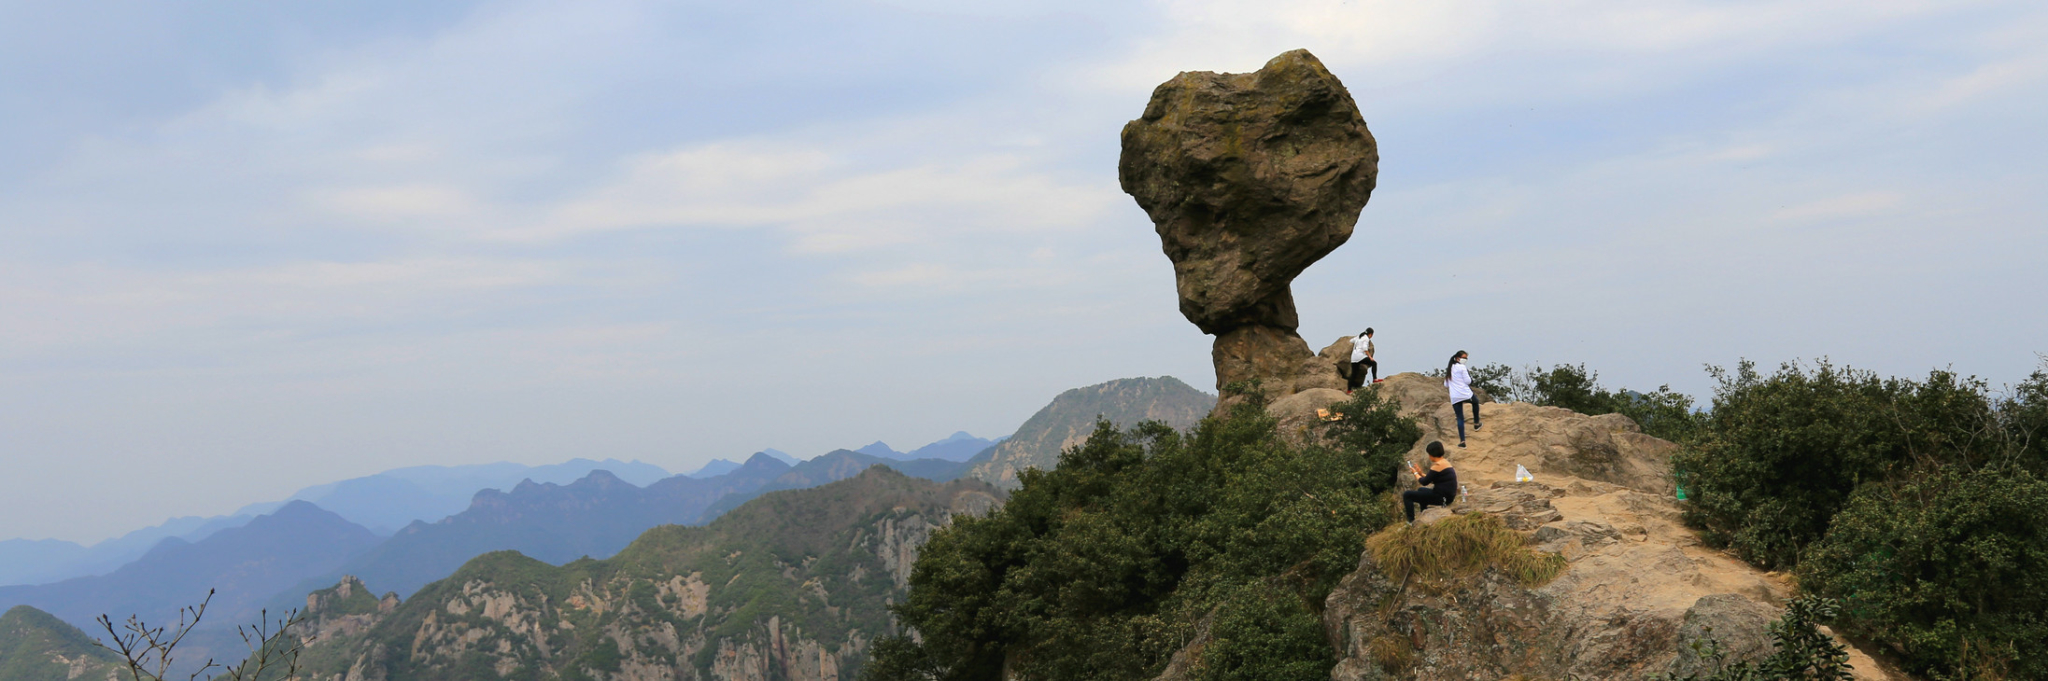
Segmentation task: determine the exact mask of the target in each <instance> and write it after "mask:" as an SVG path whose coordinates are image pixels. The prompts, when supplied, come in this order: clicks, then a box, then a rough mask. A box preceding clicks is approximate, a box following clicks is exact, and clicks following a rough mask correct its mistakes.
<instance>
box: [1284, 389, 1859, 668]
mask: <svg viewBox="0 0 2048 681" xmlns="http://www.w3.org/2000/svg"><path fill="white" fill-rule="evenodd" d="M1373 389H1375V390H1378V391H1379V393H1380V395H1381V396H1382V397H1385V398H1387V399H1389V400H1391V401H1393V402H1395V403H1397V404H1399V405H1400V409H1401V412H1402V414H1403V415H1405V416H1409V417H1411V418H1414V419H1415V420H1416V422H1417V423H1418V424H1419V425H1421V426H1422V430H1423V436H1422V438H1421V439H1420V440H1418V441H1417V442H1416V443H1415V448H1414V449H1413V450H1412V451H1411V452H1410V454H1409V456H1408V458H1409V459H1410V460H1411V461H1415V462H1418V463H1420V462H1423V461H1426V460H1427V459H1426V458H1425V457H1426V455H1425V454H1424V451H1423V448H1424V447H1425V446H1426V445H1427V444H1428V443H1429V442H1430V441H1432V440H1442V441H1444V443H1445V444H1446V445H1448V446H1449V452H1450V457H1449V458H1450V459H1451V462H1452V465H1453V466H1454V467H1455V468H1456V469H1457V471H1458V480H1459V482H1461V483H1463V485H1464V486H1465V488H1466V490H1467V491H1466V493H1465V494H1464V495H1463V496H1461V497H1460V498H1459V499H1457V500H1456V501H1455V502H1454V503H1453V504H1452V505H1451V507H1450V508H1449V509H1448V510H1446V509H1430V510H1429V511H1427V512H1425V513H1423V514H1422V516H1421V517H1420V518H1419V519H1418V522H1419V523H1422V524H1428V523H1432V522H1438V521H1441V520H1443V519H1446V518H1448V517H1451V516H1453V515H1458V514H1474V513H1483V514H1489V515H1493V516H1497V517H1499V518H1500V519H1501V520H1502V521H1504V523H1505V524H1506V525H1507V526H1508V527H1509V528H1511V529H1514V530H1517V531H1519V532H1521V533H1522V535H1523V537H1524V541H1525V542H1526V543H1527V545H1529V546H1530V547H1531V548H1534V549H1535V550H1537V551H1540V552H1544V553H1552V554H1557V555H1561V556H1563V557H1564V559H1565V561H1566V567H1565V569H1564V570H1563V572H1562V573H1561V574H1559V576H1558V577H1557V578H1556V579H1554V580H1552V581H1550V582H1548V583H1546V584H1543V585H1541V586H1535V587H1530V586H1525V585H1523V584H1520V583H1518V582H1517V581H1516V580H1515V579H1514V578H1513V577H1512V576H1510V575H1508V574H1506V573H1505V572H1503V571H1502V570H1500V569H1498V568H1496V569H1491V570H1488V571H1486V572H1485V573H1483V574H1480V575H1478V576H1477V577H1475V578H1472V579H1469V580H1464V581H1462V582H1458V583H1456V584H1454V585H1452V586H1451V587H1450V588H1445V589H1426V588H1419V587H1418V586H1417V585H1416V584H1414V583H1412V582H1410V581H1408V580H1399V579H1394V578H1392V577H1391V576H1390V574H1389V572H1388V570H1387V569H1386V568H1384V567H1383V566H1381V565H1380V564H1379V563H1378V562H1377V561H1375V560H1374V558H1373V554H1372V552H1371V551H1367V552H1366V553H1365V555H1363V556H1362V557H1361V559H1360V562H1359V566H1358V569H1357V571H1355V572H1353V573H1352V574H1351V575H1349V576H1347V577H1345V578H1344V580H1343V581H1342V582H1341V583H1340V584H1339V585H1338V586H1337V588H1336V589H1335V590H1334V591H1332V592H1331V593H1330V596H1329V598H1328V599H1327V601H1326V603H1325V606H1324V610H1323V613H1324V614H1323V617H1324V624H1325V628H1326V629H1327V632H1328V635H1329V637H1330V641H1331V643H1332V645H1334V646H1335V647H1336V651H1337V653H1338V659H1339V663H1338V665H1337V668H1336V669H1335V670H1333V672H1332V674H1331V678H1332V680H1333V681H1367V680H1377V679H1411V678H1415V679H1481V678H1484V679H1495V678H1510V677H1515V676H1518V675H1519V676H1520V677H1522V678H1546V679H1567V678H1571V679H1615V680H1617V681H1619V680H1623V679H1626V680H1629V681H1634V680H1636V679H1642V678H1645V677H1646V676H1647V675H1651V674H1678V675H1684V674H1690V673H1696V672H1702V671H1711V668H1709V667H1708V666H1706V665H1707V663H1706V662H1705V661H1703V660H1700V659H1698V657H1697V656H1696V655H1695V654H1694V653H1693V650H1694V648H1693V645H1692V644H1693V643H1694V642H1696V641H1701V640H1703V639H1705V638H1709V637H1711V638H1712V639H1714V640H1715V641H1716V643H1717V645H1718V646H1719V648H1720V649H1721V650H1722V651H1724V652H1726V653H1729V657H1730V661H1733V660H1738V659H1756V658H1760V657H1762V656H1764V655H1766V654H1768V653H1769V652H1770V651H1771V649H1772V646H1771V639H1770V637H1769V634H1768V633H1767V625H1768V624H1769V623H1770V622H1771V621H1772V620H1775V619H1777V618H1778V617H1779V616H1780V615H1781V614H1782V612H1783V605H1784V602H1785V600H1786V598H1788V597H1789V596H1790V594H1791V592H1792V588H1791V585H1790V584H1789V583H1788V582H1787V580H1786V579H1784V578H1783V576H1781V575H1777V574H1771V573H1765V572H1762V571H1759V570H1757V569H1756V568H1753V567H1751V566H1749V565H1748V564H1747V563H1744V562H1742V561H1740V560H1738V559H1736V558H1735V557H1734V556H1732V555H1729V554H1728V553H1726V552H1723V551H1719V550H1715V549H1713V548H1710V547H1707V546H1705V545H1703V544H1702V543H1701V542H1700V541H1699V539H1698V537H1697V535H1695V534H1694V533H1693V532H1692V530H1690V529H1688V528H1686V527H1685V526H1684V525H1683V524H1682V523H1681V522H1680V520H1679V511H1680V509H1681V504H1682V503H1683V502H1680V501H1678V500H1677V499H1676V498H1675V495H1674V493H1673V492H1674V486H1673V484H1672V477H1671V471H1670V468H1669V461H1670V455H1671V453H1672V451H1673V449H1675V445H1673V444H1671V443H1669V442H1666V441H1664V440H1660V439H1658V438H1655V437H1651V436H1649V435H1646V434H1644V433H1642V432H1641V430H1640V429H1639V428H1638V427H1637V426H1636V424H1635V422H1633V421H1630V420H1629V419H1628V418H1627V417H1625V416H1621V415H1619V414H1605V415H1599V416H1588V415H1585V414H1579V413H1576V412H1573V411H1570V410H1566V409H1559V408H1556V407H1543V406H1537V405H1532V404H1525V403H1518V402H1517V403H1489V404H1485V405H1484V406H1483V407H1482V412H1483V414H1484V416H1483V421H1482V423H1483V424H1484V426H1485V427H1484V428H1481V429H1478V430H1473V431H1469V432H1468V434H1467V444H1468V446H1467V447H1466V448H1463V449H1460V448H1458V447H1457V446H1456V444H1457V431H1456V425H1455V422H1454V421H1453V416H1452V414H1451V408H1450V400H1449V398H1448V396H1447V394H1446V391H1445V389H1444V387H1443V379H1440V378H1431V377H1427V376H1422V375H1420V374H1414V373H1404V374H1397V375H1395V376H1391V377H1388V378H1387V381H1386V382H1385V383H1382V384H1378V385H1377V386H1375V387H1374V388H1373ZM1343 399H1345V396H1344V393H1343V392H1342V391H1337V390H1312V391H1307V392H1304V393H1301V394H1298V395H1295V396H1293V397H1291V398H1289V399H1286V400H1282V401H1280V402H1276V403H1273V404H1271V405H1269V406H1268V412H1269V413H1272V414H1273V415H1274V416H1276V417H1278V418H1279V419H1280V420H1281V427H1282V428H1283V431H1289V430H1291V431H1292V432H1293V433H1294V436H1295V437H1313V435H1312V432H1313V431H1312V429H1307V428H1304V427H1303V425H1304V424H1305V421H1306V420H1307V419H1310V418H1314V414H1315V410H1316V409H1317V408H1321V407H1326V406H1328V405H1329V404H1333V403H1336V402H1338V401H1341V400H1343ZM1517 466H1520V467H1522V468H1525V469H1527V470H1528V471H1529V472H1530V473H1532V474H1533V475H1534V477H1535V479H1534V480H1532V481H1520V482H1518V481H1516V480H1515V474H1516V469H1517ZM1850 655H1851V658H1850V664H1851V665H1852V666H1853V667H1854V668H1855V674H1856V678H1859V679H1885V678H1893V677H1892V676H1891V675H1890V672H1887V671H1885V670H1884V669H1881V668H1880V666H1879V665H1878V664H1877V663H1876V662H1875V661H1873V660H1872V658H1871V657H1870V656H1868V655H1865V654H1863V653H1862V652H1861V651H1860V650H1858V649H1856V648H1855V647H1854V646H1851V647H1850Z"/></svg>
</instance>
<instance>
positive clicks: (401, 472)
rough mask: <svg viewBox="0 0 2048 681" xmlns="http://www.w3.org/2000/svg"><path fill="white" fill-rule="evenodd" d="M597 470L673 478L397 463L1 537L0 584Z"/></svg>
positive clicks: (461, 504) (581, 463) (583, 462)
mask: <svg viewBox="0 0 2048 681" xmlns="http://www.w3.org/2000/svg"><path fill="white" fill-rule="evenodd" d="M785 456H786V455H785ZM734 467H737V465H735V466H734ZM599 469H603V470H607V471H611V472H612V473H613V474H614V475H616V476H617V477H618V478H619V479H621V480H625V481H627V482H631V483H633V484H636V485H647V484H651V483H653V482H654V481H656V480H661V479H663V478H667V477H671V476H670V474H669V472H668V471H666V470H663V469H662V468H661V467H659V466H656V465H653V464H649V463H643V462H640V461H619V460H617V459H605V460H603V461H593V460H590V459H571V460H569V461H567V462H564V463H559V464H549V465H545V466H527V465H524V464H516V463H490V464H475V465H467V466H413V467H410V468H398V469H393V470H388V471H384V472H382V473H378V474H375V475H368V476H364V477H360V478H350V479H348V480H342V481H338V482H331V483H327V484H323V485H315V486H312V487H307V488H305V489H301V490H299V491H298V492H295V493H293V494H292V495H291V496H290V497H287V498H286V499H285V500H284V501H273V502H264V503H258V504H250V505H248V506H244V507H242V508H241V509H240V510H238V511H236V512H235V513H234V514H231V515H225V516H214V517H210V518H207V517H199V516H188V517H184V518H173V519H171V520H168V521H165V522H164V523H163V524H162V525H157V526H154V527H146V528H143V529H140V530H136V531H134V532H130V533H128V534H126V535H123V536H121V537H119V538H116V539H109V540H106V541H103V542H100V543H97V544H94V545H92V546H90V547H87V546H82V545H79V544H77V543H74V542H68V541H62V540H54V539H43V540H28V539H9V540H5V541H0V586H10V585H22V584H47V583H51V582H59V581H63V580H66V579H71V578H74V577H86V576H91V575H101V574H106V573H108V572H111V571H113V570H114V569H115V568H119V567H121V566H122V565H126V564H128V563H129V562H131V561H134V560H135V559H137V558H140V557H142V554H143V553H145V552H148V551H149V550H150V549H151V548H154V547H155V546H156V544H157V542H160V541H163V540H164V539H166V538H169V537H177V538H179V539H182V540H184V541H187V542H196V541H200V540H203V539H205V538H207V537H209V536H212V535H213V533H215V532H219V531H221V530H224V529H228V528H231V527H240V526H242V525H243V524H244V523H247V522H249V520H250V519H251V518H254V517H256V516H259V515H264V514H267V513H270V512H272V511H275V510H277V509H279V508H281V507H283V506H284V505H285V504H287V503H289V502H292V501H310V502H312V503H313V504H314V505H316V506H319V507H321V508H323V509H326V510H328V511H331V512H333V513H335V514H337V515H340V516H341V517H343V518H346V519H348V520H349V521H350V522H353V523H355V524H358V525H362V526H363V527H365V528H368V529H369V530H370V531H371V532H374V533H376V534H379V535H389V534H391V533H392V532H394V531H396V530H397V529H398V528H401V527H405V526H406V525H407V524H410V523H412V522H413V521H415V520H425V521H428V522H432V521H435V520H440V519H442V518H446V517H448V516H450V515H453V514H455V513H459V512H461V511H462V510H463V509H465V508H469V502H470V499H471V497H474V496H476V493H477V492H478V491H479V490H484V489H511V488H512V486H513V485H517V484H519V482H520V481H522V480H533V481H534V482H541V483H548V482H553V483H567V482H571V481H574V480H576V479H578V478H582V477H583V476H586V475H589V474H590V472H591V471H594V470H599Z"/></svg>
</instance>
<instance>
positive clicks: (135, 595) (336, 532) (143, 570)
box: [0, 501, 379, 673]
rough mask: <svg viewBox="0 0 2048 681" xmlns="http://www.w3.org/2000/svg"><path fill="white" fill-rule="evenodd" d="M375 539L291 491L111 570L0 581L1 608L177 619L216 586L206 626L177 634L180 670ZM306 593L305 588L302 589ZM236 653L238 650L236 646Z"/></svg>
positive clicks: (76, 616) (234, 640) (227, 647)
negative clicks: (51, 579)
mask: <svg viewBox="0 0 2048 681" xmlns="http://www.w3.org/2000/svg"><path fill="white" fill-rule="evenodd" d="M378 541H379V538H378V537H377V535H375V534H373V533H371V532H370V531H369V530H367V529H364V528H363V527H362V526H361V525H357V524H355V523H351V522H349V521H348V520H346V519H344V518H342V517H341V516H338V515H335V514H333V513H330V512H328V511H326V510H323V509H321V508H320V507H318V506H314V505H313V504H311V503H308V502H304V501H294V502H292V503H289V504H286V505H285V506H284V507H283V508H279V509H277V511H276V512H274V513H270V514H268V515H263V516H258V517H256V518H254V519H252V520H250V521H249V523H248V524H246V525H243V526H241V527H235V528H229V529H225V530H221V531H219V532H216V533H214V534H213V535H212V536H209V537H207V538H205V539H201V540H199V541H197V542H186V541H184V540H182V539H177V538H171V539H165V540H163V541H162V542H160V543H158V544H157V546H156V548H153V549H150V551H149V553H146V554H144V555H143V556H142V557H141V558H138V559H136V560H135V561H134V562H131V563H129V564H127V565H124V566H122V567H121V568H120V569H118V570H115V571H113V572H110V573H107V574H105V575H99V576H92V577H78V578H74V579H69V580H65V581H62V582H57V583H54V584H42V585H34V586H9V587H0V608H9V607H12V606H16V605H29V606H34V608H35V609H37V610H40V611H43V612H46V613H48V614H50V615H53V616H55V617H56V618H58V619H60V620H63V621H65V622H68V623H70V624H71V625H72V626H75V627H79V628H91V627H93V626H95V625H94V624H93V619H94V618H96V617H98V616H99V615H102V614H105V615H108V616H110V617H112V618H113V619H114V620H115V621H117V622H118V621H121V620H124V619H126V618H127V617H128V616H129V615H135V616H137V617H140V618H141V619H142V621H144V622H146V623H148V624H150V625H152V626H163V625H166V624H171V623H175V622H176V621H177V620H178V616H177V615H178V610H179V609H180V608H183V607H186V606H193V605H198V604H199V603H200V602H201V601H203V600H205V599H206V595H207V591H208V590H215V591H216V593H215V595H214V596H213V601H212V603H211V605H209V606H208V607H207V611H206V612H207V614H206V618H205V621H204V622H203V623H202V628H201V630H195V632H194V635H192V636H190V637H188V638H187V639H186V640H185V642H184V643H182V644H180V646H179V649H180V651H181V653H182V654H181V655H179V656H178V659H179V660H181V661H182V662H181V664H180V665H179V667H178V669H179V670H180V671H181V673H182V672H189V671H193V670H194V669H193V668H195V667H196V666H197V664H198V663H199V661H201V660H204V659H206V658H207V657H208V656H214V655H218V654H221V653H223V652H227V651H236V650H237V647H238V646H240V639H239V638H238V637H236V636H235V634H234V626H235V625H236V624H251V623H254V622H255V621H256V619H257V611H258V609H260V608H262V607H264V605H265V603H266V602H267V601H269V600H270V599H271V598H272V597H273V596H274V595H275V594H277V593H279V592H281V591H284V590H286V589H289V588H292V587H294V586H295V585H297V584H299V583H300V582H301V581H303V580H304V579H305V578H307V577H308V576H312V575H317V574H322V573H324V572H326V571H328V570H331V569H333V568H334V567H335V566H338V565H340V564H342V563H343V562H344V561H346V560H347V559H349V558H350V557H352V556H354V555H357V554H359V553H361V552H362V551H364V550H367V549H368V548H370V547H371V546H374V545H376V543H377V542H378ZM301 599H303V596H301ZM238 654H239V653H238Z"/></svg>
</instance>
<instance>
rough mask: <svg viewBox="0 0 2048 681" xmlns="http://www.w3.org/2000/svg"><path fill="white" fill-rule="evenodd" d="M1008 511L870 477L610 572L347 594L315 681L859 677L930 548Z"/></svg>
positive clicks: (768, 503)
mask: <svg viewBox="0 0 2048 681" xmlns="http://www.w3.org/2000/svg"><path fill="white" fill-rule="evenodd" d="M999 498H1000V493H999V492H997V491H996V490H995V489H994V488H991V487H989V486H987V485H986V484H984V483H981V482H979V481H974V480H959V481H955V482H952V483H947V484H939V483H936V482H932V481H928V480H922V479H918V478H912V477H909V476H906V475H903V474H901V473H898V472H895V471H893V470H889V469H887V468H882V467H877V468H871V469H868V470H867V471H866V472H863V473H861V474H860V475H858V476H856V477H854V478H851V479H847V480H842V481H839V482H835V483H831V484H828V485H824V486H820V487H815V488H811V489H803V490H789V491H782V492H775V493H771V494H768V495H765V496H763V497H761V498H759V499H755V500H753V501H751V502H748V503H747V504H744V505H742V506H740V507H739V508H737V509H734V510H733V511H732V512H730V513H727V514H726V515H724V516H722V517H720V518H719V519H717V520H715V521H712V522H711V523H710V524H709V525H706V526H703V527H685V526H674V525H671V526H664V527H659V528H655V529H653V530H650V531H648V532H647V533H645V534H643V535H642V536H641V537H640V538H639V539H637V540H635V541H634V542H633V544H632V545H631V546H628V547H627V548H626V549H625V550H623V551H620V552H619V553H618V554H617V555H615V556H613V557H611V558H608V559H605V560H578V561H574V562H570V563H568V564H566V565H563V566H560V567H555V566H551V565H548V564H546V563H543V562H540V561H537V560H534V559H531V558H528V557H525V556H522V555H519V554H517V553H512V552H498V553H491V554H486V555H483V556H480V557H477V558H476V559H474V560H471V561H469V563H468V564H466V565H464V566H463V567H462V568H461V569H460V570H458V571H457V572H456V573H455V574H454V575H453V576H450V577H449V578H447V579H443V580H440V581H438V582H435V583H433V584H431V585H428V586H427V587H425V588H423V589H421V590H420V591H419V592H417V593H415V594H413V595H412V597H410V598H408V599H406V600H405V601H404V603H403V604H402V605H396V606H395V607H394V606H380V604H379V603H378V602H377V601H376V599H372V598H369V597H368V588H377V585H375V584H368V585H367V587H368V588H364V587H363V586H362V585H361V584H360V583H357V582H353V581H351V582H348V583H346V584H347V588H346V590H347V591H348V592H349V593H348V594H346V595H342V594H340V593H339V592H338V591H328V592H324V593H323V594H320V595H318V596H317V597H316V598H315V601H316V602H317V603H318V604H319V607H317V608H316V609H315V610H314V611H313V612H312V613H311V615H312V617H313V624H312V629H311V630H312V631H314V632H317V633H320V634H321V636H320V637H319V638H317V639H315V640H314V641H313V642H312V644H311V645H310V647H309V648H308V650H307V656H306V661H307V663H308V669H309V674H308V678H312V679H320V680H322V681H326V680H330V679H353V678H387V679H421V680H426V679H449V680H454V679H463V680H470V679H501V678H502V679H533V678H569V679H575V678H701V679H742V678H747V679H761V678H784V679H827V678H850V675H851V674H852V673H854V672H855V671H856V670H857V669H858V667H859V666H860V665H861V663H862V662H863V661H864V660H865V659H866V657H867V649H868V647H869V645H870V643H871V642H872V641H873V640H874V639H876V638H877V637H880V636H886V635H889V634H892V633H897V632H898V631H899V630H898V629H896V628H895V627H894V625H893V624H892V618H891V616H890V614H889V612H888V609H887V608H888V605H889V604H890V603H892V602H895V601H900V600H901V598H902V593H903V589H904V586H905V584H906V583H907V580H908V578H909V571H910V567H911V565H912V564H913V562H914V561H915V560H916V556H917V550H918V546H919V545H921V544H922V543H923V542H924V539H925V537H926V535H927V534H929V533H930V532H931V531H932V530H933V529H934V528H937V527H942V526H944V525H945V524H947V523H948V522H951V520H952V518H954V517H955V516H956V515H959V514H963V513H964V514H977V513H985V512H987V511H988V510H989V509H991V508H993V507H994V506H995V505H997V504H998V503H999Z"/></svg>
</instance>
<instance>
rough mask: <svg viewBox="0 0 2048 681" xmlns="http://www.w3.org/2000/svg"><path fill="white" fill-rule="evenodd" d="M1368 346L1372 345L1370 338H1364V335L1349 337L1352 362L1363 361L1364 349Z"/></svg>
mask: <svg viewBox="0 0 2048 681" xmlns="http://www.w3.org/2000/svg"><path fill="white" fill-rule="evenodd" d="M1369 347H1372V339H1371V338H1366V337H1365V336H1359V337H1357V338H1353V339H1351V361H1353V362H1363V361H1365V349H1366V348H1369Z"/></svg>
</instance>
